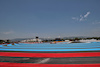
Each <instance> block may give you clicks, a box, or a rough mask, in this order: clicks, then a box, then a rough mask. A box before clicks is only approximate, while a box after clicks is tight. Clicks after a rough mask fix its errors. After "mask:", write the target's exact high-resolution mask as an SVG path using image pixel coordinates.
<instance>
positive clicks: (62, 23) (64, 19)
mask: <svg viewBox="0 0 100 67" xmlns="http://www.w3.org/2000/svg"><path fill="white" fill-rule="evenodd" d="M35 36H39V37H50V38H52V37H69V36H100V0H0V39H14V38H27V37H35Z"/></svg>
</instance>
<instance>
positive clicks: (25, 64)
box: [0, 42, 100, 67]
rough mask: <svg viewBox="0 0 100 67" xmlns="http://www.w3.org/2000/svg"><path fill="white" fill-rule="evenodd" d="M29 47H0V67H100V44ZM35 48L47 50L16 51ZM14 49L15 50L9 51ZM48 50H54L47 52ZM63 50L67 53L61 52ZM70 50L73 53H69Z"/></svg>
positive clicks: (21, 45)
mask: <svg viewBox="0 0 100 67" xmlns="http://www.w3.org/2000/svg"><path fill="white" fill-rule="evenodd" d="M27 45H28V44H26V45H24V44H20V45H17V44H16V46H10V47H9V46H3V47H0V67H100V43H96V42H94V43H89V44H87V43H86V44H84V45H82V43H81V44H76V45H75V44H68V45H65V44H63V45H62V44H61V45H60V44H57V45H54V44H51V45H49V46H48V44H47V45H45V46H44V45H42V46H41V47H40V46H39V45H38V44H36V45H33V44H31V45H30V46H29V47H28V46H27ZM53 45H54V46H53ZM23 46H24V47H23ZM33 46H34V49H37V50H38V49H45V51H33V50H32V51H26V50H25V51H16V49H28V48H30V49H31V48H33ZM52 46H53V47H52ZM64 46H65V47H64ZM22 47H23V48H22ZM44 47H45V48H44ZM60 47H61V48H60ZM71 47H72V48H71ZM12 48H13V50H9V49H12ZM46 48H47V49H46ZM2 49H3V50H2ZM4 49H7V50H4ZM14 49H15V50H14ZM48 49H49V50H52V49H53V50H52V51H46V50H48ZM55 49H57V50H58V49H59V51H56V50H55ZM62 49H66V51H60V50H62ZM68 49H70V50H71V51H67V50H68ZM72 49H73V51H72ZM76 49H79V50H80V49H82V51H76ZM84 49H91V50H84ZM94 49H96V50H94Z"/></svg>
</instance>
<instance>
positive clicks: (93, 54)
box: [0, 52, 100, 57]
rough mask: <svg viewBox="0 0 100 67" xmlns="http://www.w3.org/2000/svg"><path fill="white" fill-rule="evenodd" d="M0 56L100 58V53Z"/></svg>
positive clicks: (2, 54)
mask: <svg viewBox="0 0 100 67" xmlns="http://www.w3.org/2000/svg"><path fill="white" fill-rule="evenodd" d="M0 56H10V57H99V56H100V52H86V53H18V52H0Z"/></svg>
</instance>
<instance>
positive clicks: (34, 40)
mask: <svg viewBox="0 0 100 67" xmlns="http://www.w3.org/2000/svg"><path fill="white" fill-rule="evenodd" d="M36 41H37V39H27V40H22V41H21V42H36ZM41 41H42V40H41V39H38V42H41Z"/></svg>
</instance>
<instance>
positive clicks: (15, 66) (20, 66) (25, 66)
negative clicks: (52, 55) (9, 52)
mask: <svg viewBox="0 0 100 67" xmlns="http://www.w3.org/2000/svg"><path fill="white" fill-rule="evenodd" d="M0 67H100V64H32V63H9V62H0Z"/></svg>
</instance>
